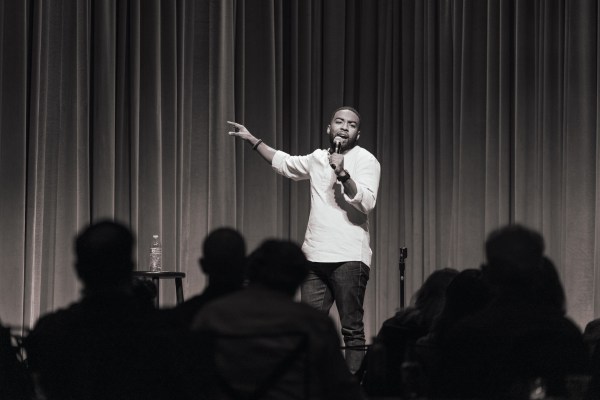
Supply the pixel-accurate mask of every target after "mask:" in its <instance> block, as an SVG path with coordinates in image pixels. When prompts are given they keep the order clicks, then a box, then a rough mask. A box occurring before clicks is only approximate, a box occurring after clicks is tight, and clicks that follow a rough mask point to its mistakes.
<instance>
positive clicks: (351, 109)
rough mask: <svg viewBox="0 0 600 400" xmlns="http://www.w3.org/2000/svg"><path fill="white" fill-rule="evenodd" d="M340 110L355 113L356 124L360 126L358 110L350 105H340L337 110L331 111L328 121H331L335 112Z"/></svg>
mask: <svg viewBox="0 0 600 400" xmlns="http://www.w3.org/2000/svg"><path fill="white" fill-rule="evenodd" d="M341 110H348V111H352V112H353V113H354V114H356V116H357V117H358V126H359V127H360V114H359V113H358V111H356V109H355V108H353V107H350V106H342V107H340V108H338V109H337V110H335V111H334V112H333V114H331V118H330V119H329V121H333V119H334V118H335V114H336V113H337V112H338V111H341Z"/></svg>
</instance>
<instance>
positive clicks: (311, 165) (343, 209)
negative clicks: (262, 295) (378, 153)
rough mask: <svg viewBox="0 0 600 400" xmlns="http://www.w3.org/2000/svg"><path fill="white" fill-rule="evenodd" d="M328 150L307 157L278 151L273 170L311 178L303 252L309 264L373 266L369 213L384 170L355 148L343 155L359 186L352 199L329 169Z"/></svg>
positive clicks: (365, 151) (347, 168)
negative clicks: (308, 211)
mask: <svg viewBox="0 0 600 400" xmlns="http://www.w3.org/2000/svg"><path fill="white" fill-rule="evenodd" d="M328 154H329V153H328V151H327V150H321V149H318V150H315V151H314V152H312V153H311V154H309V155H306V156H290V155H289V154H287V153H284V152H282V151H277V152H276V153H275V156H274V157H273V162H272V166H273V169H274V170H275V171H277V172H278V173H279V174H281V175H283V176H285V177H288V178H291V179H293V180H303V179H310V197H311V207H310V216H309V218H308V226H307V228H306V235H305V236H304V243H303V245H302V250H303V251H304V254H305V255H306V258H307V259H308V260H309V261H314V262H342V261H362V262H363V263H365V264H366V265H368V266H371V255H372V252H371V247H370V238H369V219H368V214H369V212H370V211H371V210H372V209H373V208H374V207H375V202H376V200H377V189H378V188H379V176H380V173H381V167H380V165H379V162H378V161H377V159H376V158H375V156H373V155H372V154H371V153H369V152H368V151H367V150H365V149H363V148H362V147H360V146H354V147H353V148H352V149H350V150H348V151H347V152H346V153H344V168H345V169H346V171H348V173H349V174H350V177H351V178H352V180H354V182H355V183H356V189H357V193H356V195H355V196H354V198H352V199H351V198H349V197H348V196H347V195H346V194H345V193H344V186H343V185H342V184H341V183H340V182H338V181H337V179H336V178H337V177H336V175H335V173H334V171H333V168H331V166H330V165H329V157H328Z"/></svg>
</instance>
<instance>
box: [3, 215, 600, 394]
mask: <svg viewBox="0 0 600 400" xmlns="http://www.w3.org/2000/svg"><path fill="white" fill-rule="evenodd" d="M133 246H134V237H133V235H132V233H131V232H130V231H129V229H128V228H126V227H125V226H123V225H121V224H119V223H115V222H112V221H101V222H98V223H95V224H92V225H90V226H88V227H87V228H86V229H84V230H83V231H82V232H81V233H80V234H79V235H78V236H77V237H76V240H75V251H76V256H77V260H76V264H75V272H76V274H77V277H78V278H79V279H80V281H81V282H82V284H83V290H82V298H81V299H80V300H79V301H78V302H76V303H74V304H72V305H71V306H69V307H68V308H65V309H62V310H58V311H56V312H53V313H49V314H47V315H44V316H42V317H41V318H40V319H39V320H38V322H37V323H36V325H35V327H34V329H33V330H32V331H31V333H30V334H29V335H28V337H26V338H25V340H24V345H25V349H26V353H27V364H25V363H21V362H20V360H19V359H18V358H17V354H16V353H15V348H14V346H12V344H11V342H10V340H11V339H10V332H9V331H8V330H7V329H6V328H2V327H1V326H0V356H1V357H0V362H1V364H2V365H1V366H2V369H3V371H2V375H1V376H0V385H1V386H0V395H1V396H2V398H7V399H13V398H14V399H28V398H34V397H35V396H34V391H33V389H32V388H33V384H32V383H31V381H32V380H34V381H35V383H36V385H37V390H38V392H39V393H41V394H42V396H41V398H44V399H48V400H55V399H61V400H63V399H67V400H70V399H73V400H79V399H86V400H96V399H98V400H100V399H117V400H130V399H149V400H154V399H156V400H159V399H161V400H162V399H182V400H187V399H192V398H194V399H210V400H221V399H223V400H225V399H237V398H261V399H267V400H270V399H273V400H275V399H276V400H287V399H309V398H310V399H327V400H332V399H333V400H335V399H340V400H342V399H344V400H348V399H349V400H353V399H362V398H363V396H362V393H361V387H360V386H359V380H357V379H356V378H357V377H355V376H352V375H351V374H350V372H349V370H348V368H347V366H346V363H345V361H344V359H343V356H342V353H341V350H340V339H339V337H338V334H337V332H336V329H335V327H334V324H333V321H332V320H331V319H330V318H329V317H328V316H327V315H324V314H323V313H321V312H319V311H317V310H315V309H313V308H312V307H309V306H308V305H306V304H302V303H299V302H296V301H294V295H295V293H296V292H297V290H298V287H299V285H300V284H301V282H302V281H303V280H304V279H305V277H306V275H307V273H308V269H307V260H306V258H305V256H304V254H303V253H302V251H301V249H300V248H299V247H298V246H297V245H296V244H294V243H292V242H288V241H280V240H267V241H265V242H263V243H262V244H261V245H260V247H259V248H258V249H256V250H255V251H254V252H253V253H252V254H251V255H250V257H248V259H247V260H246V256H245V254H246V246H245V242H244V238H243V237H242V236H241V235H240V233H238V232H237V231H235V230H233V229H230V228H220V229H217V230H215V231H213V232H211V233H210V234H209V235H208V236H207V238H206V239H205V241H204V243H203V256H202V258H201V259H200V260H199V264H200V266H201V268H202V271H203V272H204V273H205V274H206V275H207V276H208V285H207V287H206V289H205V290H204V291H203V292H202V293H201V294H199V295H197V296H195V297H193V298H191V299H189V300H187V301H186V302H184V303H183V304H181V305H179V306H177V307H174V308H172V309H168V310H156V309H155V308H154V306H153V301H152V298H153V297H152V296H153V295H155V292H153V290H154V289H155V288H154V286H147V285H146V283H145V282H135V281H133V280H132V271H133V268H134V262H133V260H132V252H133ZM485 253H486V259H487V262H486V264H484V265H482V267H481V269H479V270H476V269H466V270H463V271H462V272H460V273H459V272H458V271H457V270H454V269H450V268H444V269H441V270H438V271H435V272H434V273H432V274H431V275H430V276H429V277H428V278H427V279H426V280H425V282H424V283H423V285H422V287H421V288H420V289H419V290H418V291H417V293H416V294H415V296H414V297H413V299H414V302H413V304H412V305H411V306H409V307H408V308H406V309H405V310H401V311H399V312H398V313H397V314H396V315H395V316H394V317H392V318H390V319H388V320H387V321H385V322H384V323H383V325H382V327H381V329H380V331H379V333H378V335H377V337H376V339H375V341H374V343H373V345H372V346H371V348H370V349H369V351H368V353H367V357H366V358H365V362H364V363H363V367H362V368H361V373H363V374H362V375H359V376H358V377H359V378H362V384H363V388H364V390H365V392H367V393H368V394H369V395H372V396H401V397H402V398H412V397H414V396H428V397H429V398H444V399H450V398H452V399H461V398H462V399H471V398H477V399H515V400H519V399H529V395H530V391H531V388H532V385H533V384H534V383H535V384H536V385H538V389H540V388H541V389H543V391H545V393H546V394H547V395H549V396H563V397H564V396H567V395H568V394H569V393H568V390H569V382H570V383H571V384H572V382H574V380H573V379H575V381H577V382H580V383H581V382H583V383H585V382H589V380H586V379H581V380H579V381H578V380H577V379H578V377H579V376H581V375H584V374H589V373H590V372H591V374H592V378H591V383H590V391H589V392H588V394H587V395H588V397H587V399H590V400H591V399H594V398H597V397H598V395H599V394H600V389H599V388H600V372H599V371H600V367H599V366H598V365H600V362H599V360H600V348H599V347H598V346H595V343H596V341H597V337H600V335H599V334H597V333H596V331H597V330H598V328H597V327H598V326H600V322H597V321H592V322H591V323H590V324H588V327H587V328H586V333H587V334H588V337H589V338H590V339H589V342H590V344H591V345H593V347H592V348H591V349H589V348H588V347H586V344H585V343H584V341H583V336H582V334H581V332H580V330H579V328H577V326H575V324H574V323H573V322H571V321H570V320H569V319H568V318H567V317H566V300H565V293H564V290H563V287H562V284H561V282H560V277H559V274H558V271H557V269H556V267H555V265H554V264H553V262H552V261H551V260H550V259H549V258H547V257H545V256H544V240H543V238H542V236H541V235H540V234H538V233H537V232H535V231H532V230H530V229H528V228H525V227H523V226H519V225H511V226H506V227H503V228H501V229H499V230H497V231H495V232H492V233H491V234H490V235H489V237H488V239H487V240H486V242H485ZM244 278H247V279H248V281H249V283H248V286H247V287H246V288H244V289H243V286H244ZM590 354H592V363H591V364H590ZM25 365H28V366H29V372H30V373H31V376H32V377H33V378H34V379H29V377H28V375H27V371H25V369H24V366H25ZM590 366H591V368H590ZM571 386H572V385H571ZM584 386H585V384H582V386H581V387H579V390H581V389H582V387H584Z"/></svg>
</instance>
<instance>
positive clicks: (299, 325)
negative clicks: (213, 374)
mask: <svg viewBox="0 0 600 400" xmlns="http://www.w3.org/2000/svg"><path fill="white" fill-rule="evenodd" d="M307 273H308V269H307V261H306V258H305V256H304V254H303V253H302V251H301V250H300V248H299V247H298V246H297V245H296V244H294V243H292V242H287V241H278V240H268V241H266V242H264V243H263V244H262V245H261V246H260V247H259V248H258V249H257V250H256V251H254V252H253V253H252V254H251V256H250V258H249V266H248V278H249V285H248V287H247V288H246V289H245V290H242V291H238V292H235V293H233V294H230V295H228V296H225V297H222V298H220V299H217V300H215V301H213V302H211V303H210V304H208V305H206V306H205V307H204V308H203V309H202V310H201V311H200V312H199V314H198V315H197V316H196V318H195V320H194V322H193V325H192V326H193V329H195V330H199V331H204V332H210V333H211V334H212V335H213V338H214V342H213V343H214V351H215V359H216V360H218V362H216V365H215V370H216V371H218V374H217V377H218V379H216V381H217V382H219V381H220V382H223V384H222V385H215V388H214V390H215V391H214V392H212V394H211V396H212V397H211V398H214V399H221V398H223V399H227V398H259V397H258V395H259V394H260V395H261V396H262V397H260V398H263V399H302V398H310V399H327V400H331V399H340V400H341V399H346V400H348V399H350V400H351V399H360V398H361V395H360V388H359V385H358V382H357V381H356V380H355V379H354V377H353V376H352V375H351V374H350V372H349V370H348V367H347V366H346V363H345V361H344V359H343V357H342V354H341V352H340V341H339V338H338V335H337V333H336V330H335V327H334V324H333V321H332V320H331V319H330V318H329V316H327V315H325V314H323V313H321V312H319V311H317V310H315V309H313V308H312V307H309V306H308V305H306V304H302V303H298V302H295V301H294V299H293V297H294V294H295V292H296V291H297V289H298V287H299V286H300V284H301V283H302V281H303V279H304V278H305V277H306V275H307ZM234 394H235V395H234ZM252 395H254V396H256V397H247V396H252ZM240 396H241V397H240Z"/></svg>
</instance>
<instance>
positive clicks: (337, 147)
mask: <svg viewBox="0 0 600 400" xmlns="http://www.w3.org/2000/svg"><path fill="white" fill-rule="evenodd" d="M343 140H344V139H342V138H341V137H339V136H336V137H335V139H333V144H334V145H335V152H336V153H337V154H340V150H341V147H342V141H343ZM330 165H331V168H333V169H335V164H330Z"/></svg>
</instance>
